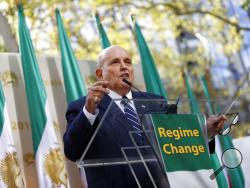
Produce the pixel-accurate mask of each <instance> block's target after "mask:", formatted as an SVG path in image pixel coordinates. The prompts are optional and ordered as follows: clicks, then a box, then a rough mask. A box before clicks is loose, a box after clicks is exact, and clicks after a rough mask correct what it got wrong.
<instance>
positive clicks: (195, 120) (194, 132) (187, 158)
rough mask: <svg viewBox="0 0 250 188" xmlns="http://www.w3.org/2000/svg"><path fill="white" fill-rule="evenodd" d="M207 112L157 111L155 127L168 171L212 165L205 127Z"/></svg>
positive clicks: (204, 167)
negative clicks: (159, 112) (202, 127)
mask: <svg viewBox="0 0 250 188" xmlns="http://www.w3.org/2000/svg"><path fill="white" fill-rule="evenodd" d="M203 117H204V116H201V115H191V114H180V115H177V114H169V115H166V114H164V115H153V119H154V130H155V133H156V136H157V140H158V144H159V147H160V151H161V155H162V158H163V161H164V165H165V169H166V171H167V172H173V171H195V170H201V169H211V168H212V167H211V164H210V159H209V154H208V149H207V147H206V143H205V140H204V137H203V133H202V131H201V121H203V122H204V118H203Z"/></svg>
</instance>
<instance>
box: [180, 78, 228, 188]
mask: <svg viewBox="0 0 250 188" xmlns="http://www.w3.org/2000/svg"><path fill="white" fill-rule="evenodd" d="M183 76H184V80H185V85H186V88H187V93H188V99H189V104H190V108H191V113H196V114H197V113H201V112H200V107H199V104H198V101H197V100H196V97H195V95H194V92H193V89H192V87H191V84H190V81H189V77H188V75H186V74H185V73H184V75H183ZM210 160H211V164H212V167H213V169H214V170H216V169H217V168H219V167H220V162H219V159H218V156H217V154H216V153H212V154H210ZM216 182H217V185H218V187H219V188H226V187H227V180H226V178H225V176H224V174H223V173H220V174H219V175H218V176H217V177H216Z"/></svg>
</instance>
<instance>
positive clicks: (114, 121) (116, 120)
mask: <svg viewBox="0 0 250 188" xmlns="http://www.w3.org/2000/svg"><path fill="white" fill-rule="evenodd" d="M111 102H112V100H111V98H110V97H109V96H108V95H104V97H103V99H102V101H101V102H100V104H99V105H98V108H99V109H101V110H102V113H103V114H102V116H103V115H104V113H105V112H106V111H107V110H108V108H109V105H110V104H111ZM111 105H112V106H111V107H110V108H109V112H108V114H107V116H108V119H107V120H108V121H109V122H110V125H112V126H113V128H115V129H120V128H122V129H125V130H126V131H128V128H127V127H128V126H127V125H128V120H127V118H126V116H125V115H124V113H123V112H122V111H121V109H120V108H119V107H118V106H117V105H116V103H115V102H112V104H111ZM118 131H120V130H118Z"/></svg>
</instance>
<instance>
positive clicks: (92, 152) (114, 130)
mask: <svg viewBox="0 0 250 188" xmlns="http://www.w3.org/2000/svg"><path fill="white" fill-rule="evenodd" d="M97 63H98V65H97V68H96V76H97V78H98V81H97V82H96V83H94V84H93V85H92V86H91V87H90V88H89V89H88V93H87V96H85V97H82V98H80V99H78V100H76V101H74V102H72V103H71V104H69V106H68V109H67V113H66V119H67V122H68V126H67V130H66V132H65V134H64V151H65V155H66V156H67V158H69V159H70V160H72V161H76V160H78V159H79V158H80V157H81V155H82V154H83V151H84V149H85V148H86V146H87V143H88V142H89V140H90V138H91V136H92V134H93V132H94V131H95V129H96V128H97V126H98V124H99V123H100V121H101V120H102V118H103V116H104V113H105V112H106V110H107V108H108V106H109V104H110V103H111V101H112V99H122V98H124V97H125V98H126V99H163V98H162V97H161V96H158V95H155V94H151V93H145V92H132V91H131V86H130V85H128V84H126V83H124V81H123V80H124V79H126V80H127V81H128V82H130V83H133V80H134V71H133V65H132V61H131V56H130V55H129V53H128V52H127V51H126V50H125V49H123V48H121V47H119V46H111V47H109V48H106V49H104V50H103V51H102V52H101V53H100V54H99V56H98V59H97ZM127 104H128V105H129V106H126V105H127ZM127 104H125V103H121V101H118V100H115V101H114V102H113V103H112V107H111V108H110V111H109V112H108V114H107V118H105V120H104V122H103V123H102V125H101V127H100V129H99V131H98V133H97V135H96V137H95V140H94V141H93V143H92V145H91V147H90V149H89V151H88V152H87V155H86V158H87V159H95V158H105V159H110V158H122V157H123V155H122V152H121V149H120V148H121V147H128V146H133V144H132V142H131V140H130V137H129V133H128V131H135V130H137V129H141V128H140V127H136V124H134V123H133V122H132V123H131V118H130V117H129V116H128V115H127V114H126V110H127V109H128V108H130V110H131V111H132V112H133V113H137V114H141V113H142V112H143V110H144V111H145V109H144V108H145V106H143V105H140V104H139V103H136V102H133V101H130V102H128V103H127ZM158 104H159V103H158ZM142 107H144V108H142ZM148 108H150V109H149V110H152V111H162V112H164V111H165V112H167V110H168V105H158V106H157V105H149V106H148ZM129 115H130V114H129ZM132 119H133V117H132ZM225 120H226V119H225V117H224V116H212V117H210V118H208V120H207V126H208V130H209V132H208V134H209V136H210V137H213V136H214V135H216V134H217V132H218V130H220V129H221V128H222V126H223V123H224V121H225ZM133 121H135V122H137V120H136V119H134V120H133ZM135 137H136V139H137V141H138V143H139V144H142V145H143V144H145V143H146V139H145V137H144V136H143V135H140V134H139V135H135ZM133 167H134V170H135V173H136V175H137V177H138V180H139V182H140V184H141V185H142V187H152V184H151V182H150V180H149V178H148V175H147V173H146V171H145V169H144V167H143V166H142V165H141V164H136V165H133ZM150 168H151V169H150V170H151V171H152V174H153V175H155V176H154V178H155V180H156V183H157V185H159V186H160V184H161V182H162V179H161V178H159V176H161V171H160V169H159V168H158V167H156V166H154V165H152V166H150ZM85 170H86V176H87V181H88V187H89V188H106V187H107V188H110V187H117V188H122V187H124V188H125V187H126V188H127V187H131V188H133V187H137V184H136V181H135V180H134V178H133V176H132V174H131V172H130V170H129V168H128V166H127V165H120V166H119V165H118V166H105V167H94V168H85Z"/></svg>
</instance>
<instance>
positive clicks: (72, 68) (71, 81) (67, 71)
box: [56, 9, 86, 103]
mask: <svg viewBox="0 0 250 188" xmlns="http://www.w3.org/2000/svg"><path fill="white" fill-rule="evenodd" d="M56 21H57V28H58V38H59V44H60V49H61V60H62V69H63V79H64V86H65V93H66V97H67V102H68V103H70V102H72V101H74V100H76V99H78V98H80V97H81V96H84V95H86V88H85V84H84V82H83V79H82V76H81V73H80V69H79V66H78V63H77V60H76V58H75V55H74V52H73V50H72V48H71V45H70V42H69V39H68V37H67V34H66V32H65V30H64V26H63V21H62V18H61V15H60V12H59V10H58V9H56Z"/></svg>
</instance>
